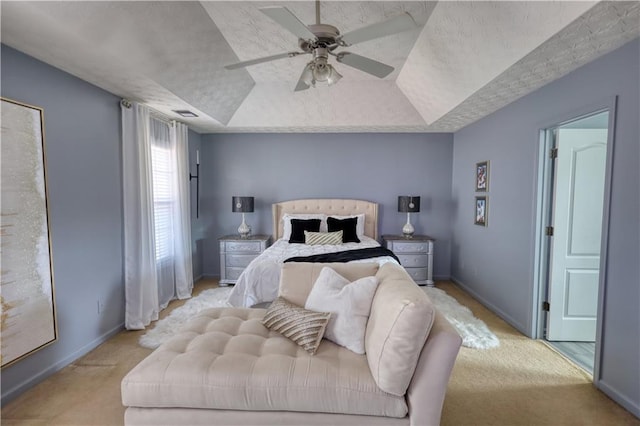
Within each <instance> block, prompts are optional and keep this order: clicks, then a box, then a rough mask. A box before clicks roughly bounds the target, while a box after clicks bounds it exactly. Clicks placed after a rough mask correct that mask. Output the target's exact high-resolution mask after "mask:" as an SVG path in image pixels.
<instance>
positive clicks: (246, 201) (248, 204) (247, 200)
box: [231, 196, 253, 213]
mask: <svg viewBox="0 0 640 426" xmlns="http://www.w3.org/2000/svg"><path fill="white" fill-rule="evenodd" d="M231 201H232V203H233V206H232V207H233V212H234V213H251V212H253V197H237V196H236V197H232V200H231Z"/></svg>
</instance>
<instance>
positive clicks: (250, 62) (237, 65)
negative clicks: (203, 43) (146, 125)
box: [224, 52, 301, 70]
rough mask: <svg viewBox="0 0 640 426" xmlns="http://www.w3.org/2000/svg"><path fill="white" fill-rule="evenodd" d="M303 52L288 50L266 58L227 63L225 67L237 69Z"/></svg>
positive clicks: (290, 56)
mask: <svg viewBox="0 0 640 426" xmlns="http://www.w3.org/2000/svg"><path fill="white" fill-rule="evenodd" d="M300 54H301V52H286V53H279V54H277V55H271V56H265V57H264V58H256V59H251V60H248V61H242V62H237V63H235V64H230V65H225V66H224V67H225V68H226V69H228V70H237V69H238V68H244V67H248V66H250V65H256V64H261V63H263V62H269V61H275V60H276V59H282V58H292V57H294V56H298V55H300Z"/></svg>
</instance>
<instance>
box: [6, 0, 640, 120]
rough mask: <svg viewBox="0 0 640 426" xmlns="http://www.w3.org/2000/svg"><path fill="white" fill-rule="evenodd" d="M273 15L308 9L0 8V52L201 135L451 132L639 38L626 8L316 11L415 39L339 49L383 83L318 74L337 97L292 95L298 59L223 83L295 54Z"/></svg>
mask: <svg viewBox="0 0 640 426" xmlns="http://www.w3.org/2000/svg"><path fill="white" fill-rule="evenodd" d="M272 5H279V6H286V7H287V8H288V9H290V10H291V11H292V12H293V13H294V14H295V15H296V16H297V17H298V18H299V19H300V20H301V21H303V22H305V23H307V24H309V23H313V22H315V9H314V7H315V5H314V2H313V1H291V2H266V1H253V2H245V1H227V2H218V1H212V2H189V1H186V2H185V1H183V2H165V1H159V2H136V1H129V2H108V1H107V2H104V1H103V2H78V1H74V2H59V1H56V2H13V1H11V2H7V1H2V2H0V7H1V16H2V22H1V24H2V26H1V30H2V33H1V40H2V43H4V44H7V45H9V46H11V47H14V48H16V49H18V50H20V51H23V52H25V53H27V54H29V55H31V56H34V57H36V58H38V59H40V60H42V61H44V62H47V63H49V64H51V65H53V66H55V67H58V68H61V69H63V70H65V71H67V72H69V73H71V74H74V75H76V76H78V77H80V78H82V79H84V80H86V81H89V82H91V83H93V84H95V85H97V86H99V87H102V88H104V89H105V90H108V91H110V92H112V93H114V94H117V95H119V96H122V97H125V98H128V99H131V100H136V101H139V102H142V103H145V104H148V105H149V106H151V107H152V108H155V109H157V110H159V111H160V112H162V113H164V114H166V115H167V116H169V117H172V118H178V119H179V120H181V121H183V122H186V123H187V124H189V125H190V127H192V128H194V129H195V130H197V131H200V132H435V131H443V132H451V131H456V130H458V129H460V128H462V127H464V126H466V125H468V124H470V123H472V122H473V121H475V120H478V119H480V118H482V117H484V116H486V115H488V114H490V113H492V112H494V111H495V110H497V109H499V108H501V107H502V106H504V105H506V104H508V103H510V102H512V101H514V100H516V99H518V98H519V97H521V96H523V95H525V94H527V93H529V92H531V91H533V90H535V89H537V88H539V87H541V86H543V85H544V84H547V83H549V82H551V81H553V80H555V79H557V78H559V77H561V76H563V75H565V74H567V73H568V72H570V71H572V70H573V69H575V68H577V67H579V66H581V65H583V64H585V63H587V62H589V61H591V60H593V59H595V58H597V57H598V56H600V55H602V54H604V53H606V52H609V51H611V50H613V49H615V48H617V47H619V46H621V45H622V44H624V43H625V42H627V41H629V40H631V39H633V38H635V37H638V35H640V2H637V1H632V2H600V3H597V2H580V1H566V2H562V1H557V2H546V1H530V2H525V1H518V2H515V1H514V2H508V1H496V2H491V1H478V2H459V1H441V2H419V1H405V2H395V1H390V2H379V1H371V2H361V1H326V2H325V1H323V2H322V3H321V21H322V22H323V23H327V24H331V25H334V26H336V27H338V28H339V30H340V32H341V33H343V34H344V33H346V32H349V31H351V30H354V29H357V28H360V27H363V26H366V25H369V24H372V23H375V22H378V21H381V20H384V19H388V18H391V17H394V16H397V15H399V14H401V13H403V12H409V13H410V14H411V15H412V16H413V18H414V20H415V21H416V23H417V24H418V26H417V27H416V29H415V30H411V31H407V32H404V33H401V34H396V35H392V36H388V37H384V38H380V39H376V40H371V41H368V42H364V43H361V44H357V45H355V46H352V47H349V48H342V50H345V51H349V52H353V53H357V54H359V55H362V56H366V57H370V58H372V59H375V60H378V61H381V62H384V63H387V64H389V65H391V66H393V67H394V68H395V70H394V71H393V72H392V73H391V74H390V75H389V76H387V77H386V78H384V79H378V78H376V77H373V76H371V75H369V74H366V73H363V72H361V71H358V70H356V69H353V68H350V67H348V66H346V65H344V64H337V65H336V63H335V61H333V60H330V61H331V62H332V63H333V64H334V65H335V66H336V69H338V70H339V72H340V73H341V74H342V75H343V76H344V78H343V79H342V80H341V81H340V82H339V83H337V84H336V85H334V86H331V87H327V86H320V85H319V87H317V88H315V89H313V88H312V89H309V90H306V91H302V92H294V91H293V88H294V87H295V85H296V82H297V80H298V78H299V76H300V73H301V72H302V69H303V68H304V65H305V64H306V62H307V61H308V60H309V56H306V55H301V56H298V57H294V58H285V59H280V60H277V61H273V62H269V63H264V64H259V65H255V66H251V67H247V68H246V69H240V70H234V71H228V70H226V69H224V65H227V64H230V63H234V62H237V61H243V60H248V59H253V58H256V57H263V56H269V55H274V54H278V53H283V52H288V51H295V50H298V49H297V40H296V37H295V36H293V35H292V34H290V33H289V32H288V31H286V30H284V29H283V28H282V27H280V26H279V25H278V24H276V23H275V22H274V21H272V20H271V19H270V18H268V17H267V16H266V15H264V14H263V13H261V12H260V11H259V8H260V7H264V6H272ZM176 109H190V110H192V111H193V112H195V113H196V114H198V115H199V117H198V118H193V119H186V118H180V117H178V116H177V115H176V114H175V113H173V112H172V110H176Z"/></svg>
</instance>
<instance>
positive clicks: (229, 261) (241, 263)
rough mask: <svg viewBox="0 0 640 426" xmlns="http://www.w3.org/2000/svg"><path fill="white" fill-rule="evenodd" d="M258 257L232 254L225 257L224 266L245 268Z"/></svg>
mask: <svg viewBox="0 0 640 426" xmlns="http://www.w3.org/2000/svg"><path fill="white" fill-rule="evenodd" d="M256 257H258V255H255V254H232V255H227V257H226V265H225V266H237V267H242V268H244V267H245V266H247V265H248V264H249V263H251V261H252V260H253V259H255V258H256Z"/></svg>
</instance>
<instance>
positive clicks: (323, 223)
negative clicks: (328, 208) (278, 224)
mask: <svg viewBox="0 0 640 426" xmlns="http://www.w3.org/2000/svg"><path fill="white" fill-rule="evenodd" d="M291 219H320V232H327V215H326V214H322V213H317V214H294V213H285V214H284V215H283V216H282V222H283V225H284V226H283V228H282V238H283V239H285V240H287V241H289V239H290V238H291Z"/></svg>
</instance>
